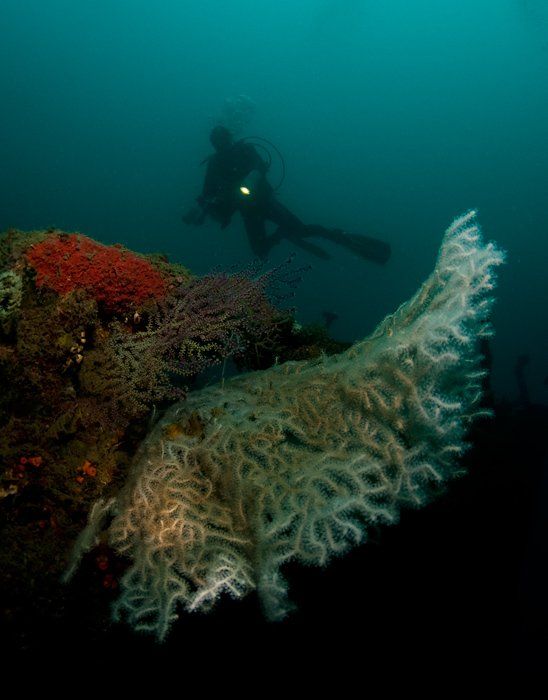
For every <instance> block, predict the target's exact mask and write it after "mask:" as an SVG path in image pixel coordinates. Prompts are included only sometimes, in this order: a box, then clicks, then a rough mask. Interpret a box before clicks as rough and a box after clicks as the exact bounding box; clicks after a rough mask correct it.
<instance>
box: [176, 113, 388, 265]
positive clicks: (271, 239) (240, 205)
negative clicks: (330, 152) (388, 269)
mask: <svg viewBox="0 0 548 700" xmlns="http://www.w3.org/2000/svg"><path fill="white" fill-rule="evenodd" d="M261 140H264V139H261ZM210 141H211V144H212V145H213V148H214V149H215V153H213V154H212V155H211V156H209V157H208V158H206V159H205V161H204V162H207V171H206V174H205V179H204V184H203V188H202V192H201V194H200V195H199V197H197V200H196V201H197V202H198V205H199V206H193V207H192V208H191V209H190V210H189V211H188V212H187V213H186V214H185V215H184V216H183V221H184V222H185V223H186V224H189V225H191V224H193V225H201V224H202V223H203V222H204V221H205V219H206V217H207V216H211V217H212V218H213V219H215V220H216V221H218V222H219V223H220V225H221V228H222V229H224V228H226V227H227V226H228V224H229V223H230V221H231V219H232V216H233V214H234V212H236V211H239V212H240V214H241V216H242V218H243V221H244V225H245V230H246V232H247V236H248V239H249V244H250V246H251V249H252V251H253V253H254V254H255V255H256V256H258V257H259V258H262V259H263V260H264V259H266V258H267V257H268V253H269V252H270V250H271V249H272V248H273V247H274V246H275V245H277V244H278V243H279V242H280V241H281V240H282V239H286V240H288V241H290V242H291V243H294V244H295V245H297V246H299V247H300V248H303V249H304V250H307V251H308V252H310V253H313V254H314V255H316V256H317V257H319V258H323V259H324V260H328V259H329V258H330V257H331V256H330V255H329V254H328V253H327V252H326V251H325V250H323V249H322V248H321V247H320V246H318V245H316V244H315V243H312V242H311V241H310V240H309V239H310V238H320V239H324V240H327V241H331V242H332V243H337V244H338V245H341V246H344V247H345V248H347V249H348V250H350V251H352V252H353V253H355V254H356V255H359V256H360V257H362V258H365V259H366V260H371V261H373V262H376V263H379V264H384V263H386V262H387V260H388V259H389V257H390V245H389V244H388V243H385V242H383V241H380V240H378V239H376V238H371V237H369V236H360V235H355V234H349V233H346V232H345V231H343V230H342V229H336V228H326V227H325V226H320V225H317V224H304V223H303V222H302V221H301V220H300V219H299V218H298V217H297V216H295V214H293V213H292V212H291V211H289V209H288V208H287V207H285V206H284V205H283V204H282V203H281V202H279V201H278V200H277V198H276V194H275V192H276V190H275V188H274V187H273V186H272V185H271V184H270V183H269V182H268V180H267V177H266V175H267V172H268V168H269V165H270V163H267V162H266V161H265V160H263V158H262V157H261V156H260V155H259V153H258V152H257V149H256V148H255V146H254V145H253V144H252V143H250V142H249V141H248V140H247V139H241V140H239V141H234V140H233V138H232V134H231V133H230V131H229V130H228V129H227V128H226V127H224V126H216V127H214V128H213V129H212V131H211V134H210ZM267 143H268V142H267ZM271 145H272V144H271ZM265 150H266V149H265ZM276 150H277V149H276ZM282 164H283V160H282ZM278 187H279V185H278ZM267 221H271V222H273V223H275V224H277V226H278V228H277V230H276V231H275V232H274V233H273V234H270V235H268V234H267V232H266V222H267Z"/></svg>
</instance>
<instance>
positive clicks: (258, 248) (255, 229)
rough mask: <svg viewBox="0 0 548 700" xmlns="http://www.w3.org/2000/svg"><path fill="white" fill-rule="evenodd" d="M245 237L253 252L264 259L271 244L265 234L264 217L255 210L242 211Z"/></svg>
mask: <svg viewBox="0 0 548 700" xmlns="http://www.w3.org/2000/svg"><path fill="white" fill-rule="evenodd" d="M242 218H243V220H244V226H245V230H246V233H247V239H248V241H249V245H250V247H251V250H252V251H253V254H254V255H256V256H257V257H258V258H261V260H266V258H267V257H268V253H269V251H270V248H271V247H272V245H271V244H270V242H269V239H268V238H267V235H266V227H265V219H264V216H262V215H260V214H259V213H258V212H257V211H253V210H249V211H246V212H242Z"/></svg>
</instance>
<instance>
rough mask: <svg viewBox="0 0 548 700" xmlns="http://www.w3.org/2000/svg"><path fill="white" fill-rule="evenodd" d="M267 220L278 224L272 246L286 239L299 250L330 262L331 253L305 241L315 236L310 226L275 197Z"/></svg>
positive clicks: (270, 203) (270, 205) (271, 239)
mask: <svg viewBox="0 0 548 700" xmlns="http://www.w3.org/2000/svg"><path fill="white" fill-rule="evenodd" d="M266 218H267V219H268V220H269V221H272V222H274V223H275V224H278V229H277V231H276V232H275V233H274V234H273V235H272V236H270V238H269V240H270V242H271V245H275V244H276V243H278V242H279V241H280V240H281V239H282V238H285V239H286V240H288V241H290V242H291V243H293V244H294V245H296V246H298V247H299V248H302V249H303V250H306V251H307V252H308V253H312V255H315V256H316V257H318V258H322V260H329V259H330V258H331V256H330V255H329V253H326V252H325V250H323V249H322V248H320V247H319V246H317V245H315V244H314V243H310V242H309V241H306V240H305V238H308V237H309V236H312V235H314V232H311V231H309V230H308V229H309V228H310V227H309V226H306V225H305V224H303V222H302V221H301V220H300V219H299V217H298V216H295V214H293V212H291V211H289V209H288V208H287V207H285V206H284V205H283V204H281V203H280V202H278V200H277V199H275V198H274V197H273V198H272V199H271V201H270V202H269V207H268V209H267V217H266Z"/></svg>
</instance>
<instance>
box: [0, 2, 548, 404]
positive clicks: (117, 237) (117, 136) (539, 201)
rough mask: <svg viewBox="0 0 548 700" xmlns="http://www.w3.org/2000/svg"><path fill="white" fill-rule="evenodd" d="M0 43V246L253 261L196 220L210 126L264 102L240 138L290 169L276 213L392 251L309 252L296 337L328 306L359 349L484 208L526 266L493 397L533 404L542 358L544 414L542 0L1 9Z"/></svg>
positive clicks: (546, 288)
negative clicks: (235, 106)
mask: <svg viewBox="0 0 548 700" xmlns="http://www.w3.org/2000/svg"><path fill="white" fill-rule="evenodd" d="M0 26H1V28H2V40H1V42H0V100H1V107H0V120H1V130H0V228H1V229H5V228H7V227H17V228H20V229H37V228H46V227H48V226H52V225H55V226H57V227H60V228H63V229H65V230H68V231H72V230H79V231H81V232H83V233H86V234H88V235H90V236H92V237H94V238H97V239H99V240H101V241H104V242H109V243H110V242H115V241H119V242H122V243H124V244H126V245H127V246H130V247H132V248H135V249H137V250H140V251H144V252H147V251H163V252H165V253H167V254H168V255H169V256H170V258H171V259H173V260H177V261H180V262H183V263H185V264H186V265H188V266H189V267H190V268H192V269H193V270H194V271H195V272H198V273H204V272H207V271H208V270H210V269H211V268H213V267H219V266H220V267H222V268H229V267H230V266H231V265H233V264H235V263H240V264H241V263H246V262H247V261H249V260H250V259H251V253H250V251H249V247H248V244H247V240H246V237H245V233H244V230H243V226H242V224H241V221H240V220H239V219H238V217H235V218H234V220H233V223H232V224H231V226H230V227H229V228H227V229H226V230H224V231H221V230H220V229H219V228H218V227H217V226H216V225H215V224H214V223H210V224H207V225H206V226H204V227H202V228H196V229H194V228H186V227H184V226H183V225H182V223H181V221H180V215H181V212H182V211H183V210H184V209H185V208H186V207H187V206H188V205H189V204H190V203H191V202H192V200H193V198H194V197H195V196H196V195H197V194H198V193H199V190H200V187H201V181H202V177H203V167H201V166H200V161H201V160H202V159H203V158H204V157H205V156H206V155H208V153H209V152H210V146H209V143H208V133H209V130H210V128H211V127H212V126H213V125H214V124H215V123H216V121H217V120H218V119H220V118H221V117H222V115H223V109H224V108H225V107H224V106H225V104H226V103H225V100H226V99H227V98H229V99H230V98H235V97H237V96H238V95H246V96H248V97H249V98H251V100H252V101H253V104H254V106H255V108H254V113H253V115H252V118H251V120H250V121H249V123H248V124H247V126H246V128H245V130H244V131H243V132H242V134H241V135H242V136H243V135H246V134H258V135H260V136H263V137H266V138H268V139H270V140H272V141H273V142H275V144H276V145H277V146H278V148H279V149H280V150H281V151H282V152H283V154H284V156H285V160H286V166H287V176H286V179H285V181H284V183H283V187H282V189H281V191H280V195H279V196H280V199H281V200H282V201H283V202H284V203H285V204H286V205H288V206H289V207H290V208H291V209H292V210H294V211H295V213H296V214H298V215H299V216H300V217H301V218H302V219H304V220H305V221H306V222H310V223H321V224H324V225H327V226H337V227H343V228H346V229H347V230H349V231H352V232H356V233H366V234H371V235H376V236H378V237H381V238H385V239H386V240H388V241H389V242H390V243H391V244H392V248H393V256H392V259H391V261H390V262H389V264H388V265H387V266H386V267H384V268H381V267H375V266H374V265H372V264H370V263H365V262H363V261H361V260H358V259H356V258H354V257H352V255H351V254H349V253H347V252H346V251H344V250H341V249H336V248H332V249H330V250H331V253H332V255H333V258H332V260H331V261H329V262H324V261H319V260H317V259H315V258H313V257H310V256H309V255H308V254H306V253H304V252H302V251H299V254H298V257H297V262H296V265H297V266H300V265H306V264H308V263H312V265H313V269H312V270H311V271H310V272H308V273H307V274H306V276H305V279H304V280H303V282H302V284H301V286H300V287H299V289H298V291H297V295H296V298H295V299H294V300H293V301H292V303H294V304H295V305H296V306H297V308H298V316H299V320H301V321H302V322H319V321H321V320H322V316H321V314H322V311H324V310H326V309H327V310H332V311H335V312H336V313H337V314H338V315H339V318H338V320H337V321H336V322H335V324H334V325H333V327H332V332H333V334H334V335H335V336H336V337H338V338H340V339H345V340H346V339H348V340H354V339H357V338H360V337H362V336H363V335H365V334H366V333H368V332H369V331H370V330H372V328H373V326H374V325H375V324H376V323H377V322H378V321H379V320H380V319H381V318H382V317H383V316H384V315H385V314H386V313H388V312H390V311H392V310H393V309H394V308H395V307H396V306H397V305H399V304H400V303H401V302H402V301H404V300H405V299H406V298H407V297H408V296H409V295H410V294H411V293H412V292H414V290H415V289H416V288H417V286H418V285H419V283H420V282H421V281H422V280H423V278H424V277H425V276H426V275H427V274H428V273H429V271H430V269H431V267H432V265H433V262H434V259H435V256H436V253H437V250H438V246H439V243H440V239H441V236H442V233H443V230H444V229H445V227H446V226H447V225H448V224H449V223H450V221H451V220H452V218H453V217H455V216H456V215H458V214H460V213H461V212H463V211H464V210H467V209H469V208H472V207H475V208H478V209H479V212H480V220H481V222H482V225H483V228H484V230H485V232H486V234H487V236H488V237H490V238H493V239H495V240H496V241H498V242H499V243H500V245H501V246H503V247H504V248H505V249H506V250H507V251H508V264H507V265H506V266H505V268H504V269H503V271H502V273H501V281H500V288H499V292H498V296H499V301H498V304H497V307H496V311H495V315H494V324H495V326H496V331H497V336H496V339H495V340H494V342H493V353H494V382H495V388H496V390H497V392H498V393H499V395H506V396H508V397H509V398H512V397H513V396H515V394H516V391H517V389H516V383H515V378H514V376H513V367H514V364H515V361H516V357H517V356H518V355H520V354H523V353H527V354H529V355H530V358H531V361H530V365H529V367H528V368H527V373H528V374H527V376H528V379H529V382H530V386H529V388H530V392H531V395H532V398H533V399H534V400H536V401H546V400H548V386H546V385H545V383H544V378H545V377H546V375H548V314H547V313H546V303H547V299H548V275H547V272H546V268H547V263H548V240H547V222H548V3H547V2H546V1H545V0H437V1H436V2H433V0H414V1H413V2H409V0H382V1H381V0H300V1H299V2H293V1H291V2H290V1H289V0H277V1H276V2H270V1H266V0H239V2H237V3H230V2H227V1H226V0H200V2H195V3H190V2H186V0H177V1H176V0H164V1H163V2H158V3H151V2H145V1H144V0H95V1H94V2H89V1H88V0H80V1H79V2H73V1H72V0H2V3H1V4H0ZM275 167H277V163H276V161H275V163H274V168H275ZM273 178H274V174H273ZM291 251H292V248H291V246H290V245H289V244H288V243H286V242H284V243H283V244H282V245H281V246H280V247H279V248H277V249H276V250H275V251H274V253H273V254H272V258H271V263H272V264H273V265H274V264H277V263H279V262H281V261H282V260H284V259H285V258H286V257H287V256H288V254H289V253H290V252H291Z"/></svg>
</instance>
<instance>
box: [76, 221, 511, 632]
mask: <svg viewBox="0 0 548 700" xmlns="http://www.w3.org/2000/svg"><path fill="white" fill-rule="evenodd" d="M502 259H503V256H502V254H501V252H500V251H498V250H497V249H496V248H495V247H494V246H493V245H492V244H487V245H486V244H484V243H483V242H482V241H481V238H480V233H479V230H478V227H477V225H476V222H475V212H473V211H472V212H469V213H468V214H466V215H465V216H463V217H461V218H460V219H458V220H456V221H455V222H454V223H453V224H452V226H451V227H450V228H449V229H448V230H447V232H446V235H445V238H444V241H443V244H442V247H441V250H440V253H439V257H438V261H437V264H436V267H435V270H434V272H433V273H432V274H431V276H430V277H429V278H428V280H427V281H426V282H425V283H424V284H423V285H422V287H421V288H420V289H419V291H418V292H417V294H416V295H415V296H414V297H413V298H412V299H411V300H410V301H409V302H407V303H406V304H404V305H402V306H401V307H400V308H399V309H398V310H397V311H396V312H395V313H394V314H393V315H391V316H389V317H387V318H386V319H385V320H384V321H383V322H382V323H381V324H380V325H379V326H378V327H377V329H376V330H375V331H374V333H373V334H372V335H371V336H370V337H368V338H366V339H365V340H363V341H362V342H359V343H357V344H355V345H354V346H352V347H351V348H350V349H349V350H347V351H346V352H344V353H342V354H340V355H338V356H333V357H323V358H321V359H319V360H313V361H304V362H288V363H286V364H284V365H280V366H276V367H273V368H271V369H269V370H266V371H262V372H255V373H251V374H247V375H243V376H241V377H238V378H235V379H233V380H231V381H229V382H226V383H225V384H224V386H220V385H217V386H212V387H209V388H206V389H203V390H201V391H198V392H196V393H194V394H191V395H190V396H189V398H188V399H187V400H186V401H185V402H182V403H179V404H176V405H174V406H173V407H172V408H171V409H170V410H169V411H168V412H167V414H166V416H165V417H164V419H163V420H162V421H161V422H160V423H159V424H158V425H157V426H156V427H155V429H154V430H153V431H152V433H151V434H150V435H149V437H148V438H147V439H146V441H145V442H144V444H143V446H142V448H141V450H140V452H139V453H138V455H137V457H136V460H135V463H134V466H133V471H132V474H131V476H130V480H129V482H128V484H127V485H126V486H125V488H124V489H123V491H122V493H121V494H120V495H119V496H118V498H116V499H113V500H111V501H109V502H105V501H99V502H97V503H96V504H95V506H94V508H93V510H92V512H91V515H90V518H89V525H88V527H87V529H86V530H85V531H84V533H82V536H81V538H80V540H79V542H78V543H77V546H76V549H75V554H74V561H73V565H72V567H71V569H70V571H69V572H68V573H69V575H70V573H71V572H72V570H73V569H74V567H75V566H76V564H77V561H78V557H79V555H80V554H81V553H82V552H83V551H85V550H86V549H88V548H89V547H90V546H92V545H93V543H94V542H95V538H96V534H97V532H98V530H99V529H100V528H101V525H102V522H103V521H104V519H105V516H106V515H107V514H108V513H112V514H114V515H115V518H114V520H113V522H112V523H111V525H110V528H109V539H110V543H111V545H112V546H113V547H114V548H115V549H116V550H117V551H118V552H120V553H122V554H125V555H126V556H127V557H129V558H130V559H131V561H132V564H131V566H130V568H129V569H128V570H127V572H126V574H125V575H124V577H123V579H122V581H121V594H120V598H119V600H118V602H117V603H116V605H115V616H116V617H119V616H126V617H127V619H128V621H129V622H130V624H131V625H133V627H134V628H136V629H140V630H149V631H151V632H154V633H155V634H156V635H157V636H158V637H159V638H160V639H162V638H163V637H164V636H165V635H166V633H167V632H168V630H169V626H170V624H171V623H172V621H173V620H174V619H176V617H177V613H176V609H177V606H179V605H180V606H182V607H184V608H186V609H187V610H198V609H207V608H209V607H210V606H211V605H212V604H213V603H214V601H215V600H216V598H217V597H218V596H219V594H220V593H222V592H227V593H229V594H231V595H232V596H234V597H242V596H244V595H245V594H247V593H248V592H250V591H252V590H254V589H256V590H257V591H258V593H259V595H260V598H261V601H262V604H263V606H264V609H265V612H266V614H267V615H268V616H269V617H270V618H273V619H275V618H280V617H283V616H284V615H285V613H286V612H287V611H288V610H289V608H290V605H289V603H288V601H287V596H286V591H287V585H286V583H285V581H284V579H283V578H282V576H281V574H280V567H281V566H282V565H283V564H284V563H285V562H288V561H290V560H298V561H300V562H303V563H307V564H316V565H323V564H325V563H326V562H327V561H328V560H329V558H330V557H331V556H333V555H337V554H341V553H342V552H344V551H345V550H347V549H349V548H350V547H352V546H354V545H356V544H358V543H360V542H363V541H364V540H365V539H366V538H367V535H368V531H369V530H370V528H371V527H372V526H373V525H378V524H383V523H384V524H390V523H395V522H397V520H398V516H399V512H400V510H401V508H402V507H405V506H412V507H418V506H421V505H424V504H425V503H426V502H428V500H429V499H430V498H431V497H433V496H434V495H435V494H436V493H438V492H439V490H440V486H441V485H443V484H444V483H445V482H447V481H448V480H450V479H451V478H453V477H455V476H456V475H457V474H459V473H461V468H460V467H459V457H460V456H461V454H462V452H463V450H464V449H465V447H466V443H465V438H466V433H467V430H468V428H469V426H470V423H471V421H472V419H473V418H474V417H475V416H478V415H479V414H481V413H482V412H483V411H482V409H481V406H480V400H481V396H482V389H481V387H482V380H483V378H484V374H485V373H484V371H483V370H482V369H481V356H480V355H479V352H478V347H477V345H478V338H480V337H482V336H486V335H489V334H490V332H491V331H490V328H489V325H488V322H487V317H488V315H489V311H490V307H491V304H492V298H491V292H492V289H493V286H494V268H495V267H496V266H497V265H498V264H500V263H501V262H502Z"/></svg>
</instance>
